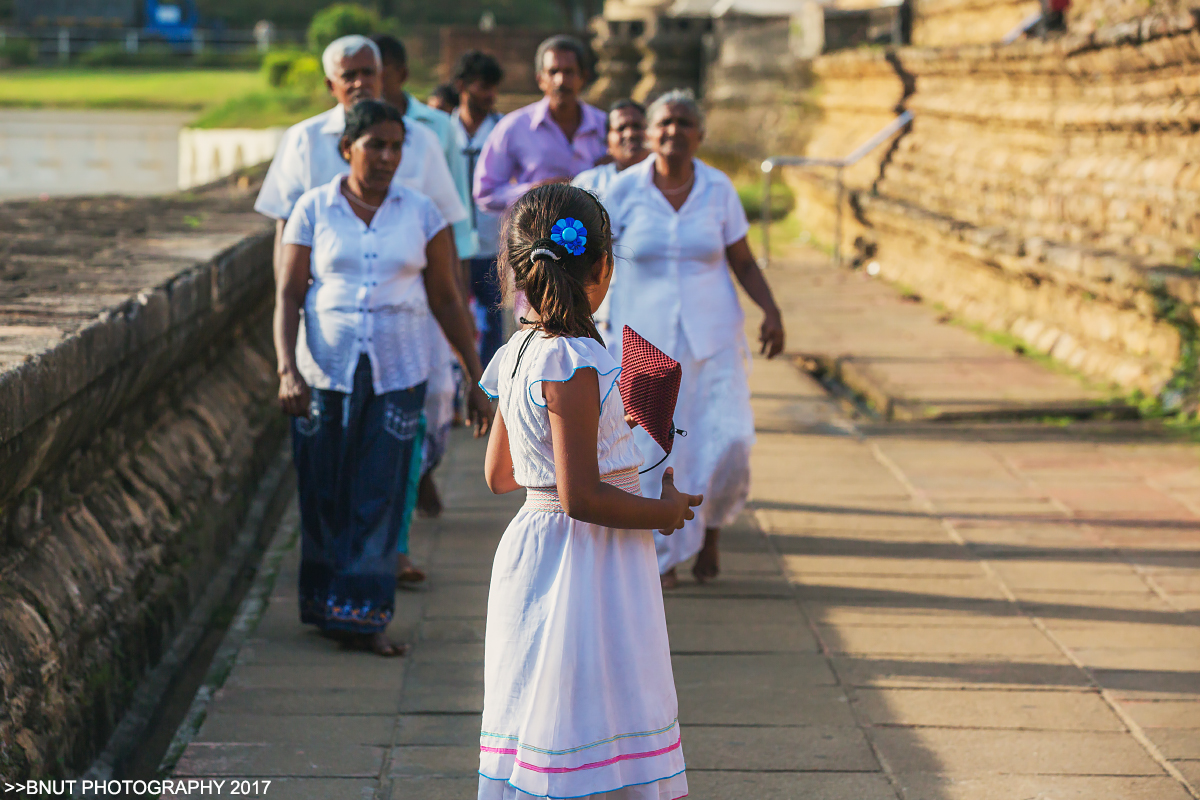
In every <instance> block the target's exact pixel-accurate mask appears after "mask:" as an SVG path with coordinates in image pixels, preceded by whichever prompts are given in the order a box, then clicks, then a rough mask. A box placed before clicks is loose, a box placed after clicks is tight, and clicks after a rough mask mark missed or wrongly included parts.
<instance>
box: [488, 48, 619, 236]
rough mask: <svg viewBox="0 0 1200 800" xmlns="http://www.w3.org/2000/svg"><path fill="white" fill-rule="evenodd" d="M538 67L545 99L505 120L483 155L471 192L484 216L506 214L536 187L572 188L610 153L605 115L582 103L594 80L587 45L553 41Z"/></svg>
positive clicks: (542, 52) (539, 52) (541, 54)
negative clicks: (562, 185)
mask: <svg viewBox="0 0 1200 800" xmlns="http://www.w3.org/2000/svg"><path fill="white" fill-rule="evenodd" d="M535 65H536V68H537V82H538V88H540V89H541V90H542V92H543V93H544V94H545V97H543V98H542V99H541V100H539V101H538V102H536V103H534V104H533V105H528V106H525V107H524V108H520V109H517V110H516V111H514V112H512V113H511V114H509V115H508V116H506V117H505V118H504V119H502V120H500V122H498V123H497V124H496V127H495V128H494V129H493V130H492V133H491V135H489V136H488V138H487V141H486V142H485V143H484V145H483V151H482V152H481V153H480V155H479V161H478V163H477V165H476V167H475V185H474V186H473V187H472V189H473V194H474V196H475V202H476V203H477V204H478V206H479V208H480V209H482V210H484V211H490V212H492V213H496V212H500V211H504V210H505V209H506V208H508V207H509V206H510V205H512V204H513V203H514V202H516V200H517V198H518V197H520V196H521V195H523V194H525V192H527V191H529V190H530V189H532V188H533V187H534V186H539V185H541V184H544V183H569V182H570V181H571V179H572V178H574V177H575V176H576V175H578V174H579V173H580V172H583V171H584V170H585V169H591V168H592V167H594V166H595V165H596V161H597V160H599V159H600V158H603V157H604V155H605V153H606V152H607V150H608V145H607V141H606V138H605V130H604V112H603V111H601V110H600V109H598V108H595V107H593V106H590V105H588V104H587V103H585V102H583V101H582V100H580V99H579V93H580V92H582V91H583V87H584V86H585V85H586V84H587V79H588V78H589V77H590V74H591V65H590V60H589V58H588V51H587V48H585V47H584V46H583V43H582V42H580V41H579V40H578V39H575V38H573V37H571V36H551V37H550V38H549V39H547V40H546V41H544V42H542V43H541V45H539V46H538V50H537V60H536V62H535Z"/></svg>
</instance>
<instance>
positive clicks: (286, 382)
mask: <svg viewBox="0 0 1200 800" xmlns="http://www.w3.org/2000/svg"><path fill="white" fill-rule="evenodd" d="M311 400H312V390H311V389H309V388H308V384H307V383H305V382H304V378H302V377H300V373H299V372H296V371H295V370H293V369H285V370H284V371H283V372H280V373H279V408H280V409H281V410H282V411H283V413H285V414H288V415H289V416H293V417H304V418H305V419H308V406H309V402H310V401H311Z"/></svg>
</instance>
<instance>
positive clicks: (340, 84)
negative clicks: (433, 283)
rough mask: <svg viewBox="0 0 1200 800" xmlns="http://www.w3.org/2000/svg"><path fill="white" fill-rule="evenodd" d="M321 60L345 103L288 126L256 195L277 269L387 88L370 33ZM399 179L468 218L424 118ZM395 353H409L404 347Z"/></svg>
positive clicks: (340, 43)
mask: <svg viewBox="0 0 1200 800" xmlns="http://www.w3.org/2000/svg"><path fill="white" fill-rule="evenodd" d="M321 63H322V66H323V67H324V69H325V86H326V87H327V88H328V89H329V92H330V94H332V95H333V97H334V98H335V99H336V100H337V103H338V104H337V105H336V106H334V107H333V108H331V109H329V110H328V111H326V112H324V113H321V114H317V115H316V116H315V117H310V118H309V119H306V120H304V121H303V122H298V123H296V124H295V125H293V126H292V127H291V128H289V129H288V130H287V132H286V133H285V134H284V136H283V139H282V140H281V141H280V143H279V148H278V149H277V150H276V152H275V159H274V160H273V161H272V162H271V167H270V169H269V170H268V171H267V177H266V179H265V180H264V181H263V185H262V189H261V190H260V191H259V194H258V199H257V200H256V201H255V203H254V210H255V211H257V212H258V213H260V214H263V215H264V216H268V217H271V218H272V219H274V220H276V226H275V258H274V263H275V272H276V276H277V277H278V274H279V270H280V263H281V257H282V255H281V254H282V249H283V248H282V246H281V240H282V236H283V230H284V225H285V223H286V222H287V220H288V217H290V216H291V214H292V209H293V208H294V207H295V205H296V201H297V200H299V199H300V196H301V195H303V194H304V193H305V192H307V191H308V190H309V189H312V188H314V187H317V186H324V185H326V184H328V183H330V182H331V181H332V180H333V179H334V178H335V177H337V176H338V175H340V174H342V173H344V172H348V171H349V166H348V165H347V163H346V161H345V159H344V158H343V157H342V154H341V152H340V150H339V144H338V143H339V141H340V140H341V138H342V134H343V132H344V131H345V129H346V112H347V111H349V110H350V109H351V108H353V107H354V105H355V104H356V103H358V102H359V101H362V100H377V99H379V98H380V94H381V82H380V73H381V71H382V59H381V58H380V54H379V48H378V46H376V44H375V43H374V42H373V41H371V40H370V39H368V38H367V37H365V36H358V35H354V36H343V37H342V38H340V39H337V40H335V41H333V42H332V43H331V44H330V45H329V46H328V47H326V48H325V52H324V53H323V54H322V55H321ZM392 182H393V183H394V184H400V185H402V186H405V187H408V188H409V189H414V190H416V191H418V192H420V193H421V194H424V195H426V196H427V197H428V198H429V199H430V200H432V201H433V203H434V205H436V206H437V209H438V211H439V212H440V213H441V215H442V217H443V218H444V219H445V220H446V222H448V223H450V224H451V225H453V224H454V223H457V222H461V221H463V220H465V219H467V209H466V207H465V206H464V205H463V202H462V200H461V199H460V197H459V193H458V190H457V188H456V186H455V182H454V178H453V177H452V176H451V174H450V169H449V167H448V166H447V164H446V158H445V156H443V155H442V148H441V144H440V142H439V141H438V139H437V136H436V135H435V134H434V133H433V132H432V131H430V130H429V129H428V128H427V127H426V126H424V125H411V124H410V125H405V136H404V144H403V149H402V153H401V159H400V166H399V167H398V168H397V169H396V173H395V176H394V177H393V179H392ZM452 258H453V262H454V263H458V256H457V253H454V254H452ZM393 355H394V357H396V358H400V359H403V358H404V355H403V354H393ZM443 371H446V372H448V371H449V366H448V365H446V366H445V369H444V370H443ZM439 378H440V380H441V383H442V384H446V383H449V391H450V392H451V394H452V393H453V381H452V379H450V380H449V381H447V380H446V376H444V375H439ZM445 394H446V392H445V391H443V392H441V394H438V393H437V392H431V393H430V396H429V397H428V398H427V400H428V402H427V409H426V411H427V414H431V413H432V415H433V416H436V417H441V416H445V414H446V411H445V408H444V407H445V406H446V405H447V403H446V402H445V398H444V397H443V396H442V395H445ZM451 406H452V402H451ZM439 424H440V423H439ZM400 546H401V548H402V550H401V555H400V559H399V574H398V577H399V578H400V580H401V582H402V583H416V582H419V581H422V580H424V578H425V575H424V573H422V572H421V571H420V570H419V569H417V568H416V567H415V566H413V564H412V561H411V560H410V559H409V558H408V555H407V549H408V537H407V529H406V530H405V531H403V532H402V534H401V536H400Z"/></svg>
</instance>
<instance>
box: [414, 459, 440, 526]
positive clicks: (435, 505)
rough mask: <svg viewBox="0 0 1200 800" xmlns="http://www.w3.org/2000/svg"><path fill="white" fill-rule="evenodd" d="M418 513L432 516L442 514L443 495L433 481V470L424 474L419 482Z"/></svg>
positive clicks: (423, 515)
mask: <svg viewBox="0 0 1200 800" xmlns="http://www.w3.org/2000/svg"><path fill="white" fill-rule="evenodd" d="M417 513H418V514H420V515H421V516H422V517H430V518H432V517H440V516H441V515H442V496H441V495H440V494H438V490H437V484H436V483H434V482H433V470H430V471H429V472H426V473H425V474H424V475H422V476H421V482H420V483H419V484H417Z"/></svg>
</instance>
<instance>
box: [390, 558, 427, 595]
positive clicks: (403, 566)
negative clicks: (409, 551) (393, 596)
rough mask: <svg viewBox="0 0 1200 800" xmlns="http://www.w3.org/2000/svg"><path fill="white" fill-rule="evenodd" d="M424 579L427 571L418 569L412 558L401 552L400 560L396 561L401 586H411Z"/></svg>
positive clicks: (398, 580)
mask: <svg viewBox="0 0 1200 800" xmlns="http://www.w3.org/2000/svg"><path fill="white" fill-rule="evenodd" d="M424 581H425V573H424V572H423V571H422V570H419V569H417V566H416V565H415V564H413V562H412V559H411V558H409V557H408V556H407V555H405V554H404V553H401V554H400V559H399V561H397V562H396V582H397V583H399V584H400V586H401V588H410V587H412V586H415V585H416V584H418V583H423V582H424Z"/></svg>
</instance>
